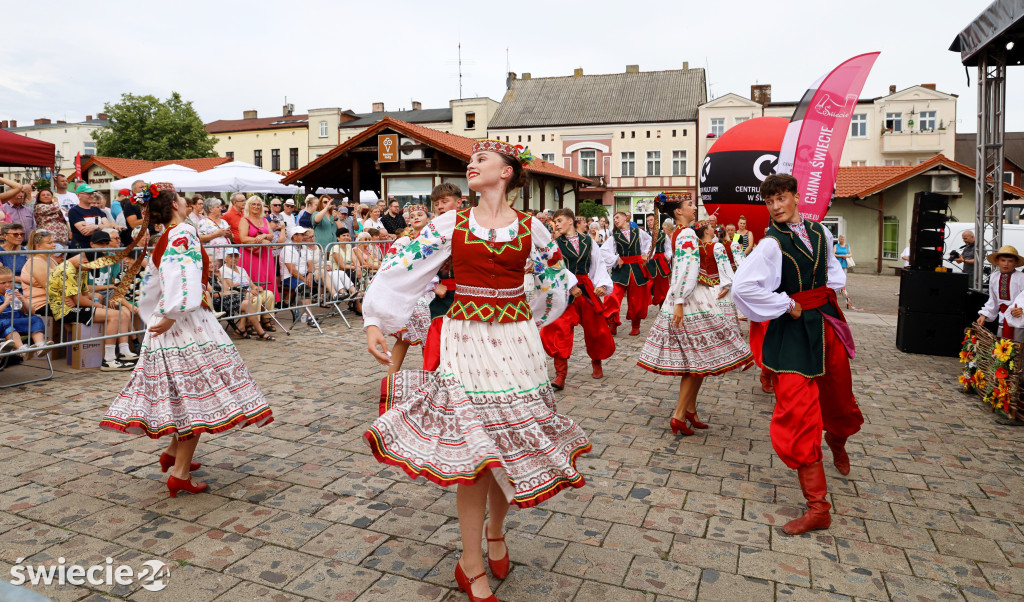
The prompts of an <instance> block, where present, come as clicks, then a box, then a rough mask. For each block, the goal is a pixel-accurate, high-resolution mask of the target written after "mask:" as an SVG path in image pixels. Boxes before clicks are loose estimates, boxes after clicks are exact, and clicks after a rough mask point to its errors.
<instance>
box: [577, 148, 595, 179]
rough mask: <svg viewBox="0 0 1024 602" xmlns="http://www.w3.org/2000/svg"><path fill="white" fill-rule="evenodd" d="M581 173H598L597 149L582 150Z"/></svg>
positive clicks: (590, 174) (582, 174)
mask: <svg viewBox="0 0 1024 602" xmlns="http://www.w3.org/2000/svg"><path fill="white" fill-rule="evenodd" d="M580 175H581V176H588V177H589V176H596V175H597V151H596V150H581V151H580Z"/></svg>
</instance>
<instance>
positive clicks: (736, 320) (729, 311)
mask: <svg viewBox="0 0 1024 602" xmlns="http://www.w3.org/2000/svg"><path fill="white" fill-rule="evenodd" d="M715 296H716V297H717V296H718V293H717V292H716V293H715ZM718 308H719V309H720V310H722V315H724V316H725V321H726V322H727V323H728V324H729V326H730V327H731V328H735V329H736V332H738V333H739V335H740V338H743V333H742V332H740V314H739V312H738V311H737V310H736V303H735V302H734V301H733V300H732V288H731V287H730V288H728V289H726V291H725V296H724V297H722V298H721V299H718Z"/></svg>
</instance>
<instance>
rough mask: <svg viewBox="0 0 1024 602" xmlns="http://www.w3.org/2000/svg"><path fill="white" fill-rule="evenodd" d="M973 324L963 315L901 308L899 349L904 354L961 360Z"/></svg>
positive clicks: (898, 330)
mask: <svg viewBox="0 0 1024 602" xmlns="http://www.w3.org/2000/svg"><path fill="white" fill-rule="evenodd" d="M969 322H970V320H969V318H968V316H965V315H964V314H962V313H961V314H938V313H930V312H915V311H911V310H909V309H906V308H903V307H901V308H900V315H899V320H898V321H897V323H896V348H897V349H899V350H900V351H902V352H904V353H922V354H925V355H941V356H944V357H958V356H959V355H960V348H961V343H962V342H963V340H964V328H966V327H967V324H968V323H969Z"/></svg>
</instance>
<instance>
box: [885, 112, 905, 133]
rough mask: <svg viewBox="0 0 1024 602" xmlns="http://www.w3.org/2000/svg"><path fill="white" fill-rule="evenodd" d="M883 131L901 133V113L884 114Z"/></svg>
mask: <svg viewBox="0 0 1024 602" xmlns="http://www.w3.org/2000/svg"><path fill="white" fill-rule="evenodd" d="M885 129H887V130H889V131H890V132H893V133H895V132H902V131H903V113H886V114H885Z"/></svg>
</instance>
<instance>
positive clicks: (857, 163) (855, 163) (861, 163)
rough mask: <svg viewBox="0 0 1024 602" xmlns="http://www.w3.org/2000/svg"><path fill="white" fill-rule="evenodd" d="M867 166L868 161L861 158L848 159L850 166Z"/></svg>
mask: <svg viewBox="0 0 1024 602" xmlns="http://www.w3.org/2000/svg"><path fill="white" fill-rule="evenodd" d="M867 166H868V162H867V161H865V160H863V159H859V160H856V161H850V167H867Z"/></svg>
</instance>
